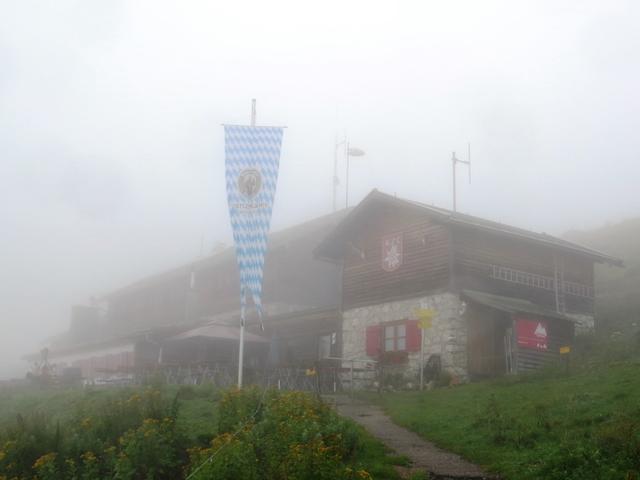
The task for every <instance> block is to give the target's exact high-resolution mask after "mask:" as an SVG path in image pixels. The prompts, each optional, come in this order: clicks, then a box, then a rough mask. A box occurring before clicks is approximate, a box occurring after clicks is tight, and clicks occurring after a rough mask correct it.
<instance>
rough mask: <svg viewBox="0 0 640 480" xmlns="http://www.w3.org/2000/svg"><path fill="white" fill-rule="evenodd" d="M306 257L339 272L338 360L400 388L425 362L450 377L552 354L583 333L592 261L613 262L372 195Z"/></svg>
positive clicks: (487, 372) (519, 367)
mask: <svg viewBox="0 0 640 480" xmlns="http://www.w3.org/2000/svg"><path fill="white" fill-rule="evenodd" d="M315 254H316V256H318V257H319V258H323V259H325V260H327V261H331V262H334V263H336V264H338V265H341V267H342V357H344V358H358V359H362V360H370V361H375V362H378V365H381V366H384V369H385V371H386V372H391V373H396V374H399V375H401V376H402V377H403V378H405V379H406V380H407V381H417V379H418V371H419V369H420V363H421V362H425V361H427V360H428V359H429V358H436V359H437V360H438V362H439V364H440V365H441V367H442V369H444V370H445V371H447V372H448V373H449V374H450V375H452V376H453V377H454V378H455V379H457V380H458V381H466V380H468V379H473V378H479V377H483V376H495V375H501V374H505V373H521V372H525V371H528V370H531V369H534V368H538V367H540V366H542V365H544V364H545V363H547V362H548V361H550V360H552V359H554V358H557V357H558V356H559V355H560V347H565V346H570V345H571V343H572V341H573V337H574V333H581V332H588V331H591V330H593V328H594V305H593V304H594V296H595V293H594V263H596V262H602V263H608V264H611V265H620V264H621V262H620V260H618V259H615V258H613V257H610V256H608V255H605V254H603V253H600V252H597V251H595V250H592V249H589V248H585V247H582V246H580V245H576V244H574V243H570V242H567V241H565V240H562V239H559V238H556V237H552V236H550V235H547V234H538V233H534V232H530V231H527V230H523V229H520V228H516V227H511V226H508V225H503V224H500V223H496V222H492V221H488V220H484V219H481V218H477V217H473V216H470V215H465V214H460V213H455V212H451V211H448V210H445V209H441V208H436V207H432V206H428V205H424V204H421V203H418V202H413V201H408V200H402V199H398V198H396V197H394V196H390V195H387V194H384V193H381V192H379V191H377V190H374V191H373V192H371V193H370V194H369V195H368V196H367V197H366V198H365V199H364V200H363V201H362V202H361V203H360V204H359V205H358V206H357V207H356V208H354V209H353V211H351V212H350V213H349V214H348V215H347V216H346V217H345V218H344V219H343V220H342V221H341V222H340V224H338V226H337V227H336V228H335V229H334V230H333V232H331V233H330V234H329V235H328V236H327V238H325V239H324V240H323V241H322V242H321V243H320V245H319V246H318V247H317V248H316V249H315ZM425 312H428V314H429V315H430V317H432V318H430V319H429V322H427V323H430V325H426V327H427V328H424V329H423V328H420V324H419V320H420V317H421V316H423V315H424V314H425ZM423 335H424V338H423ZM423 341H424V347H423V345H422V342H423ZM423 349H424V350H423ZM422 352H424V353H422ZM345 366H346V364H345ZM360 383H361V384H363V383H366V381H365V379H363V381H362V382H360Z"/></svg>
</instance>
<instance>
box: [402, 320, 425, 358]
mask: <svg viewBox="0 0 640 480" xmlns="http://www.w3.org/2000/svg"><path fill="white" fill-rule="evenodd" d="M406 326H407V351H408V352H417V351H419V350H420V343H421V341H422V332H421V331H420V328H418V321H417V320H407V323H406Z"/></svg>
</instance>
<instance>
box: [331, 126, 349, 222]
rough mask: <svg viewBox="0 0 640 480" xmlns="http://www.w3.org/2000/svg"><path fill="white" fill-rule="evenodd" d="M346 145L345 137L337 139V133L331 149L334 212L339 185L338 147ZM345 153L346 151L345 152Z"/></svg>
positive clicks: (336, 206) (336, 205)
mask: <svg viewBox="0 0 640 480" xmlns="http://www.w3.org/2000/svg"><path fill="white" fill-rule="evenodd" d="M346 145H347V139H346V137H345V138H343V139H342V140H338V135H336V143H335V147H334V149H333V211H334V212H335V211H336V210H337V209H338V204H337V198H338V185H340V180H339V179H338V149H339V148H340V147H341V146H345V148H346ZM345 155H346V152H345Z"/></svg>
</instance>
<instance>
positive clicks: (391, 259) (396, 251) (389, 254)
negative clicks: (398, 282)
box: [382, 233, 402, 272]
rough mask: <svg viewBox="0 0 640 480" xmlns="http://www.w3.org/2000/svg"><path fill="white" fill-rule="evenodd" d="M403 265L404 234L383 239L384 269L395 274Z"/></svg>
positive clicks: (396, 234)
mask: <svg viewBox="0 0 640 480" xmlns="http://www.w3.org/2000/svg"><path fill="white" fill-rule="evenodd" d="M401 265H402V234H401V233H394V234H393V235H386V236H384V237H382V269H383V270H384V271H386V272H393V271H394V270H397V269H398V268H400V266H401Z"/></svg>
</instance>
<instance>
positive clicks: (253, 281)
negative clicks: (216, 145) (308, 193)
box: [224, 125, 283, 328]
mask: <svg viewBox="0 0 640 480" xmlns="http://www.w3.org/2000/svg"><path fill="white" fill-rule="evenodd" d="M282 133H283V128H282V127H254V126H239V125H225V126H224V138H225V163H226V180H227V200H228V202H229V216H230V217H231V228H232V229H233V240H234V242H235V246H236V259H237V261H238V269H239V271H240V318H241V321H242V324H243V325H244V321H245V312H246V306H247V296H248V295H251V296H252V298H253V303H254V305H255V307H256V310H257V311H258V317H259V318H260V326H261V327H262V328H264V326H263V325H262V316H263V315H262V314H263V312H262V270H263V267H264V256H265V253H266V251H267V235H268V233H269V226H270V225H271V211H272V209H273V197H274V196H275V193H276V183H277V181H278V165H279V163H280V145H281V144H282Z"/></svg>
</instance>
